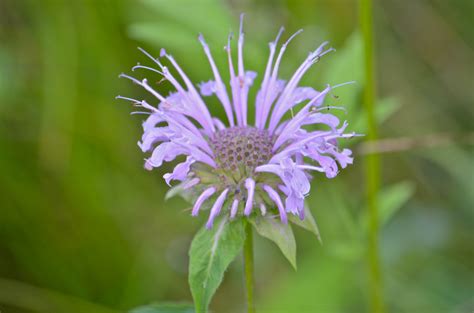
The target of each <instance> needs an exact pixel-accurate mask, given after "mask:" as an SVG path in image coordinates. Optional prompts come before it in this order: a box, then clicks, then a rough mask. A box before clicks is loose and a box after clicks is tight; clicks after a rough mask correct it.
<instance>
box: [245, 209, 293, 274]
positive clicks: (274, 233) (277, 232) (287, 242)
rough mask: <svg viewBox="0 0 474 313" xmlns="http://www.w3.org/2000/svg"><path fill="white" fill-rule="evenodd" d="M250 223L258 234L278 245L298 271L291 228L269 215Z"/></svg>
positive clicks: (252, 220)
mask: <svg viewBox="0 0 474 313" xmlns="http://www.w3.org/2000/svg"><path fill="white" fill-rule="evenodd" d="M250 222H251V223H252V225H253V226H254V228H255V230H256V231H257V233H259V234H260V235H261V236H263V237H265V238H268V239H270V240H271V241H273V242H274V243H276V245H277V246H278V248H280V250H281V252H282V253H283V255H284V256H285V257H286V258H287V259H288V261H290V263H291V265H292V266H293V267H294V268H295V269H296V241H295V236H294V235H293V230H292V229H291V226H290V225H289V224H283V223H282V222H281V221H280V220H279V219H276V218H274V217H270V216H268V215H267V216H259V217H256V218H255V219H251V220H250Z"/></svg>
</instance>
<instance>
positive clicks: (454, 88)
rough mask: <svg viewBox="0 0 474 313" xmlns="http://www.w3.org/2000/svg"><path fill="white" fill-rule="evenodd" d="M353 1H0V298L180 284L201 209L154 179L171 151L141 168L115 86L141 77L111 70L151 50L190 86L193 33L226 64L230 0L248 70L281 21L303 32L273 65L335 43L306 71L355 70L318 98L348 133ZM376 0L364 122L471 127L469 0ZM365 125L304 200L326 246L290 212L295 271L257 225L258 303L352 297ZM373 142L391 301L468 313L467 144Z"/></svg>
mask: <svg viewBox="0 0 474 313" xmlns="http://www.w3.org/2000/svg"><path fill="white" fill-rule="evenodd" d="M355 8H356V2H355V1H353V0H335V1H329V0H316V1H309V0H307V1H305V0H295V1H293V0H291V1H290V0H277V1H270V0H261V1H251V0H227V1H218V0H199V1H192V0H177V1H165V0H155V1H153V0H141V1H131V0H130V1H126V0H123V1H119V0H117V1H113V0H98V1H90V0H77V1H65V0H63V1H61V0H44V1H37V0H21V1H16V0H2V1H0V40H1V44H0V73H1V75H0V151H1V154H0V170H1V172H2V175H1V176H0V199H1V200H0V277H2V278H1V279H0V311H2V312H8V313H29V312H114V311H126V310H129V309H130V308H132V307H136V306H140V305H143V304H146V303H151V302H155V301H160V302H168V301H181V300H187V301H191V295H190V291H189V287H188V284H187V258H188V257H187V251H188V248H189V244H190V241H191V238H192V236H193V234H194V233H195V232H196V230H197V229H198V228H199V227H200V226H201V225H202V224H203V222H204V221H203V219H201V218H198V219H195V218H191V217H190V216H189V212H188V211H187V210H186V209H187V208H188V207H189V205H188V204H186V203H185V202H184V201H182V200H180V199H175V198H173V199H170V200H168V201H166V202H165V201H164V200H163V199H164V195H165V193H166V190H167V189H168V187H167V186H166V185H165V184H164V182H163V179H162V178H161V176H162V175H163V174H164V173H165V172H167V169H170V168H171V167H168V168H165V169H162V170H160V171H154V172H147V171H144V170H143V169H142V166H141V164H142V159H143V155H142V153H141V152H140V151H139V150H138V148H137V147H136V144H135V143H136V141H137V140H138V139H139V138H140V126H139V124H140V118H136V117H134V118H130V116H129V115H128V113H129V112H130V111H131V108H130V107H128V106H127V105H124V104H123V103H121V102H120V103H119V102H117V101H114V99H113V98H114V96H116V95H117V94H123V95H128V96H132V97H136V98H141V97H142V96H143V92H142V91H141V90H139V89H138V88H136V86H133V85H131V84H129V83H128V82H126V81H122V80H118V79H117V78H116V77H117V75H118V74H119V73H120V72H122V71H128V69H129V68H130V67H131V66H133V65H134V64H135V62H136V61H138V62H143V63H145V62H147V60H146V58H145V57H144V56H143V55H142V54H140V53H139V51H138V50H136V49H135V48H136V47H137V46H143V47H144V48H146V49H147V50H148V51H150V52H152V53H153V54H156V55H157V54H158V53H159V49H160V48H162V47H166V49H167V50H168V51H169V52H170V53H172V54H173V55H174V56H175V57H176V59H177V60H178V62H180V64H181V65H182V66H183V68H184V69H185V70H186V71H187V73H189V76H190V77H191V78H192V79H193V80H194V81H195V82H196V83H198V82H200V81H205V80H207V79H209V77H210V76H211V72H210V69H209V67H208V64H207V60H206V59H205V56H204V54H203V53H202V51H201V47H200V45H199V43H198V41H197V34H198V33H199V32H202V33H203V34H204V36H205V37H206V40H207V41H208V42H209V44H210V46H211V48H212V49H213V54H214V56H215V58H216V59H217V63H218V65H221V66H224V65H225V54H224V53H223V50H222V47H223V46H224V44H225V43H226V40H227V34H228V32H229V31H230V30H232V29H233V30H236V29H237V17H238V15H239V14H240V12H247V15H246V21H245V23H246V26H245V28H246V30H247V36H246V50H245V54H246V60H247V64H248V67H249V68H250V69H254V70H257V71H259V72H261V70H262V69H263V68H264V64H265V62H266V58H267V53H268V48H267V43H268V42H269V41H271V40H273V38H274V36H275V35H276V32H277V31H278V28H279V27H280V26H281V25H284V26H285V27H286V28H287V31H286V32H285V36H289V34H291V33H292V32H294V31H296V30H297V29H298V28H300V27H302V28H304V29H305V31H304V33H303V34H302V35H300V36H299V37H298V38H297V39H296V40H295V41H294V42H292V43H291V46H290V47H289V49H288V51H287V53H286V54H285V57H284V60H283V64H282V77H288V75H290V74H291V72H292V71H293V70H294V68H296V66H298V65H299V62H301V61H302V60H303V59H304V57H305V56H306V53H307V52H308V51H309V50H311V49H314V48H315V47H317V45H319V43H321V42H322V41H324V40H328V39H329V40H331V42H332V45H333V46H334V47H335V48H336V49H337V50H338V51H337V52H335V53H332V54H330V55H328V56H327V57H325V58H323V59H322V60H321V62H320V63H319V64H317V65H316V66H315V68H314V69H312V70H311V71H310V72H309V74H308V75H307V76H306V77H305V78H304V84H307V85H311V86H314V87H315V88H319V89H321V88H324V86H325V84H326V83H329V84H332V85H334V84H339V83H343V82H346V81H352V80H354V81H356V84H354V85H349V86H344V87H340V88H338V89H336V90H335V91H334V97H331V98H330V99H329V101H328V102H327V104H328V105H344V106H345V107H346V108H347V111H348V112H347V114H345V113H344V112H340V113H338V114H340V116H341V117H344V118H347V119H348V120H349V121H350V122H351V124H350V129H351V130H354V131H357V132H361V133H363V132H364V130H365V120H364V112H363V111H362V106H361V105H360V86H362V85H363V81H361V77H362V75H361V66H360V53H361V52H360V39H359V37H358V35H357V32H356V29H357V16H356V15H355V12H356V10H355ZM375 9H376V16H377V18H376V26H377V57H378V59H377V65H378V84H379V90H380V99H381V100H380V101H379V104H378V109H379V112H378V117H379V121H380V123H381V124H380V133H381V136H383V137H384V138H391V137H416V136H422V135H428V134H439V133H452V134H455V135H459V138H461V137H462V135H465V134H469V133H470V134H472V132H473V127H472V117H473V109H472V103H474V89H473V88H472V85H473V80H474V79H473V76H472V69H473V68H474V52H473V49H474V40H473V38H474V28H472V27H471V26H472V12H473V11H474V4H473V2H472V1H468V0H453V1H445V0H420V1H399V0H387V1H383V2H379V3H378V4H377V6H376V8H375ZM222 68H226V67H222ZM152 79H156V81H159V77H150V81H152ZM258 83H259V80H258V79H257V81H256V84H257V85H258ZM159 88H162V90H163V91H164V92H166V89H167V88H169V86H167V85H166V84H162V85H160V86H159ZM252 92H253V94H252V93H251V97H252V95H255V88H254V90H253V91H252ZM336 96H337V97H336ZM206 100H207V99H206ZM209 104H210V106H211V107H212V108H213V109H214V108H216V107H217V105H216V102H215V100H213V99H209ZM215 113H216V114H222V113H223V112H221V111H219V109H216V110H215ZM455 138H456V137H455ZM363 140H364V138H359V139H358V140H355V139H353V140H352V141H351V142H349V144H351V145H352V148H354V150H355V154H356V162H355V164H354V165H353V166H352V167H350V169H349V170H347V171H344V172H343V173H341V175H339V176H338V177H337V178H336V179H333V180H327V179H325V178H322V177H316V178H315V180H314V184H313V188H312V190H313V192H312V194H311V196H310V198H309V206H310V208H311V210H312V212H313V214H314V215H315V218H316V220H317V222H318V226H319V228H320V231H321V235H322V238H323V242H324V245H319V244H318V243H317V240H315V238H314V236H312V235H309V234H308V233H307V232H304V231H300V230H296V229H295V235H296V238H297V242H298V271H297V272H295V271H293V270H292V269H291V267H290V266H289V265H288V263H287V261H286V260H285V259H284V258H283V257H282V256H281V255H280V253H279V251H278V249H277V248H276V246H274V245H273V244H272V243H269V242H266V241H265V240H263V239H262V240H260V239H259V240H257V241H256V247H257V251H256V259H257V260H256V261H257V263H256V272H257V275H258V276H257V295H256V298H257V301H258V302H257V307H258V309H259V310H258V311H259V312H285V313H286V312H315V311H316V312H318V311H319V312H325V313H332V312H366V311H367V310H368V309H367V305H366V291H365V290H366V289H367V287H366V286H367V281H366V276H367V275H366V269H367V265H366V262H365V259H364V257H365V225H364V214H365V203H364V184H363V175H362V173H363V171H362V165H363V162H362V160H363V156H362V155H361V154H359V153H358V151H360V149H359V147H360V145H361V144H363ZM382 157H383V183H384V188H383V190H382V192H381V194H380V195H379V196H380V210H381V219H382V220H383V222H384V228H383V231H382V233H381V248H382V260H383V275H384V282H385V290H384V291H385V296H386V301H387V304H388V307H389V309H390V311H392V312H407V313H408V312H432V313H437V312H439V313H441V312H452V313H458V312H459V313H461V312H470V311H472V310H473V309H474V302H473V301H472V294H473V293H474V286H473V283H472V282H473V281H474V253H473V250H472V240H473V233H472V228H473V210H472V208H473V207H474V192H473V187H472V185H473V177H474V166H473V149H472V142H471V144H470V145H469V144H465V143H461V142H457V141H453V142H450V143H449V144H447V145H444V146H439V147H432V148H423V147H419V148H415V149H412V150H409V151H406V152H403V153H399V152H393V153H387V154H383V155H382ZM234 263H235V264H233V265H232V266H231V268H230V270H229V271H228V272H227V273H226V277H225V279H224V284H223V285H222V287H221V288H220V289H219V290H218V291H217V293H216V296H215V297H214V300H213V303H212V304H211V307H212V308H213V309H214V311H215V312H241V311H242V309H243V304H242V303H243V302H242V299H243V297H244V294H243V290H242V289H243V287H242V278H241V277H242V269H241V265H242V264H241V262H240V261H237V262H234Z"/></svg>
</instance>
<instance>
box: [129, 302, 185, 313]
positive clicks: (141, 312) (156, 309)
mask: <svg viewBox="0 0 474 313" xmlns="http://www.w3.org/2000/svg"><path fill="white" fill-rule="evenodd" d="M129 313H194V308H193V306H192V305H190V304H183V303H162V304H150V305H145V306H141V307H138V308H135V309H132V310H131V311H129Z"/></svg>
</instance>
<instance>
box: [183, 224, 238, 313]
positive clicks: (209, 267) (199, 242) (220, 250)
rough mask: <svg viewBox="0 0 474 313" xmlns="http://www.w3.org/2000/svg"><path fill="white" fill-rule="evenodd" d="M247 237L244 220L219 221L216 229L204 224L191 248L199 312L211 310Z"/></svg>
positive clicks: (191, 279)
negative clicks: (218, 288)
mask: <svg viewBox="0 0 474 313" xmlns="http://www.w3.org/2000/svg"><path fill="white" fill-rule="evenodd" d="M244 240H245V232H244V224H243V220H242V219H238V220H235V221H229V220H228V219H227V218H223V219H221V220H219V221H218V222H217V223H216V224H215V225H214V227H213V228H212V229H210V230H208V229H206V228H205V227H203V228H202V229H201V230H200V231H199V232H198V233H197V234H196V236H195V237H194V239H193V242H192V244H191V249H190V251H189V257H190V260H189V285H190V287H191V293H192V295H193V298H194V305H195V308H196V312H197V313H203V312H207V308H208V306H209V303H210V302H211V298H212V296H213V295H214V293H215V291H216V290H217V287H219V285H220V284H221V282H222V278H223V277H224V272H225V270H226V269H227V267H228V266H229V264H230V263H231V262H232V261H233V260H234V259H235V257H236V256H237V255H238V254H239V252H240V250H241V248H242V246H243V244H244Z"/></svg>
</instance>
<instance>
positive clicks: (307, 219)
mask: <svg viewBox="0 0 474 313" xmlns="http://www.w3.org/2000/svg"><path fill="white" fill-rule="evenodd" d="M288 219H289V220H290V221H291V222H292V223H293V224H295V225H298V226H300V227H302V228H304V229H306V230H308V231H310V232H312V233H313V234H315V235H316V237H317V238H318V240H319V242H320V243H321V244H322V243H323V241H322V239H321V234H320V233H319V228H318V224H316V220H315V219H314V217H313V213H311V210H310V209H309V207H308V205H307V204H306V203H305V205H304V219H303V220H301V219H300V218H299V217H298V216H296V215H293V214H290V215H289V216H288Z"/></svg>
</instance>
